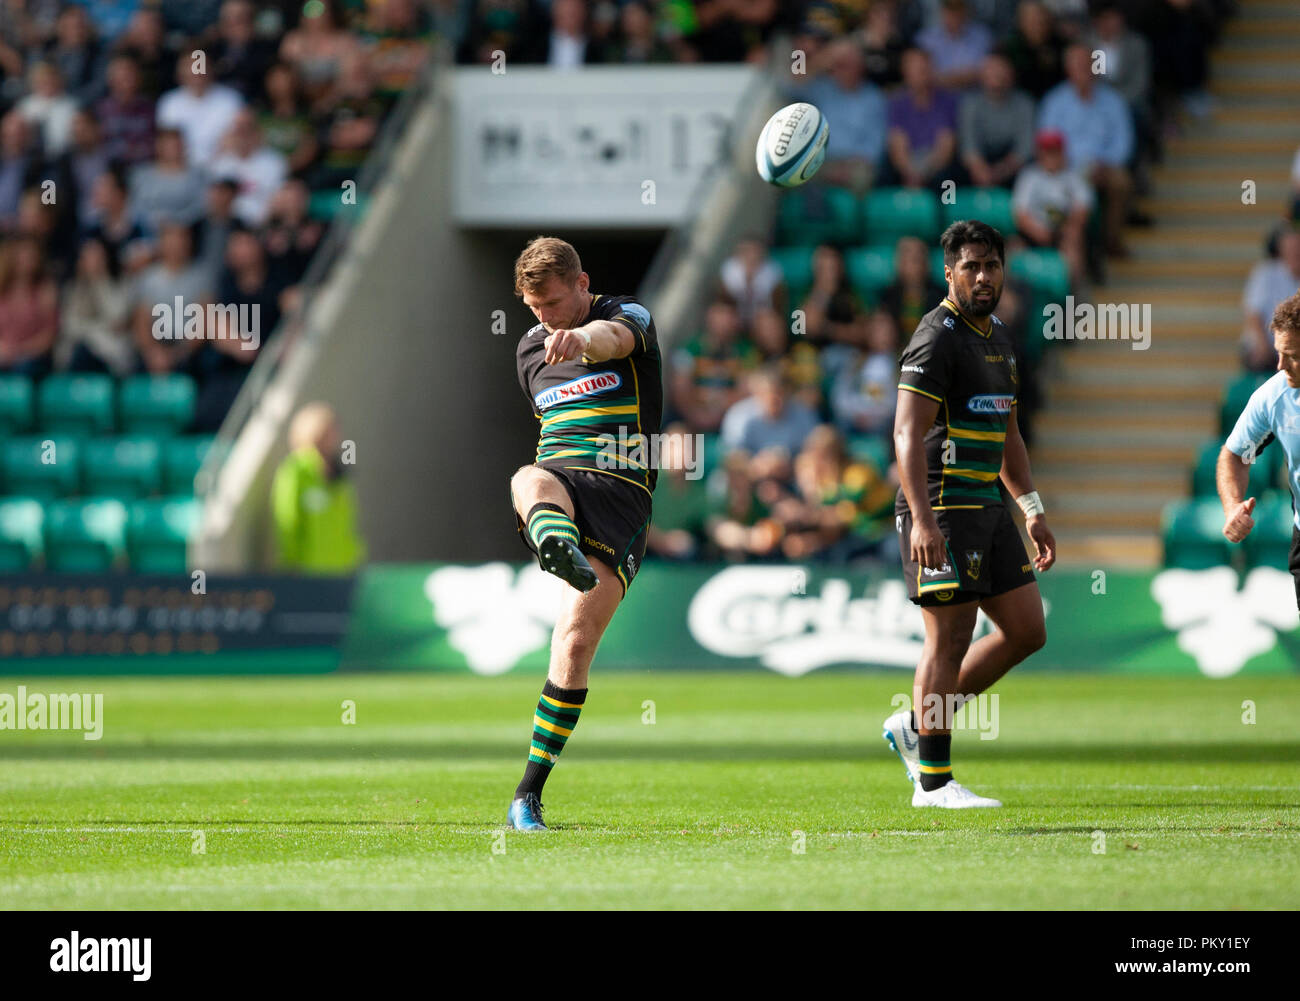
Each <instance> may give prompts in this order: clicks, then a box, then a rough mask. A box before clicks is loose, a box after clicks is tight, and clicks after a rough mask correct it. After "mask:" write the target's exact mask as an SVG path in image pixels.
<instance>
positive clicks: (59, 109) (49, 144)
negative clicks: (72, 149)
mask: <svg viewBox="0 0 1300 1001" xmlns="http://www.w3.org/2000/svg"><path fill="white" fill-rule="evenodd" d="M28 76H29V78H30V83H31V92H30V93H29V94H28V95H27V96H26V97H24V98H23V99H22V100H21V101H19V102H18V110H19V112H20V113H21V114H22V116H23V117H24V118H26V119H27V121H28V124H30V125H31V126H32V128H33V129H34V130H35V131H36V132H37V134H38V135H39V136H40V147H41V150H42V151H43V152H44V154H45V156H46V157H47V158H50V159H53V158H55V157H60V156H62V155H63V154H64V153H66V152H67V151H68V147H69V146H71V145H72V116H73V115H75V114H76V112H77V102H76V101H74V100H73V99H72V98H71V97H69V96H68V95H67V94H66V93H65V92H64V90H63V78H62V77H60V76H59V70H58V67H57V66H55V64H54V63H51V62H38V63H35V64H33V66H32V68H31V71H30V72H29V74H28Z"/></svg>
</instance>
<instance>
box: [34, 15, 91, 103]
mask: <svg viewBox="0 0 1300 1001" xmlns="http://www.w3.org/2000/svg"><path fill="white" fill-rule="evenodd" d="M46 58H47V59H48V60H49V61H50V62H51V63H53V64H54V66H55V67H56V68H57V70H58V73H59V79H60V80H61V81H62V83H63V86H64V87H66V88H67V91H68V93H69V94H71V95H72V97H73V98H74V99H75V100H77V101H81V102H86V101H94V100H97V99H98V98H99V97H100V89H101V83H102V73H101V71H100V70H101V68H100V49H99V43H98V42H96V41H95V37H94V34H93V32H92V30H91V24H90V18H89V16H88V15H87V14H86V8H85V7H82V6H79V5H77V4H69V5H68V6H65V7H64V8H63V10H62V11H60V12H59V19H58V21H56V22H55V26H54V44H53V45H52V46H50V48H49V49H48V50H47V54H46Z"/></svg>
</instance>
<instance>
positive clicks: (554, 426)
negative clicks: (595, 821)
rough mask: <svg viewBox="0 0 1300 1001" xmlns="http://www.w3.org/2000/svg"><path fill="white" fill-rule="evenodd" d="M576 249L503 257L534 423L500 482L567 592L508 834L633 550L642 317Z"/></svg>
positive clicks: (648, 417) (656, 369)
mask: <svg viewBox="0 0 1300 1001" xmlns="http://www.w3.org/2000/svg"><path fill="white" fill-rule="evenodd" d="M589 283H590V279H589V278H588V276H587V273H586V272H585V271H583V270H582V263H581V261H580V260H579V259H578V252H577V251H576V250H574V249H573V247H572V246H571V245H570V244H568V243H565V242H564V241H563V240H558V239H555V238H554V237H538V238H537V239H535V240H532V241H530V242H529V243H528V245H527V246H526V247H525V248H524V250H523V253H521V254H520V255H519V259H518V260H517V261H515V294H516V295H520V296H522V297H523V300H524V305H525V306H527V307H528V308H529V309H531V310H532V311H533V315H534V316H536V317H537V319H538V321H539V322H538V324H537V326H535V327H533V328H532V329H531V330H530V331H528V333H526V334H525V335H524V336H523V338H522V339H521V340H520V341H519V347H518V349H517V351H516V362H517V365H518V371H519V385H520V387H521V388H522V389H523V391H524V395H525V396H527V397H528V401H529V403H530V404H531V406H532V408H533V415H534V416H535V417H537V419H538V420H539V421H540V422H541V437H540V439H539V440H538V443H537V459H536V461H535V462H534V463H533V465H531V466H523V467H521V468H520V469H519V470H518V471H517V472H516V473H515V474H514V476H513V477H512V478H511V480H510V495H511V499H512V500H513V501H514V508H515V518H516V522H517V525H518V528H519V534H520V535H521V536H522V537H523V540H524V543H525V545H527V546H528V548H529V549H531V550H532V551H533V552H534V553H536V554H537V559H538V562H539V563H540V564H541V567H542V569H543V570H546V571H548V572H549V573H553V574H555V576H557V577H559V578H560V579H561V580H563V581H565V582H566V583H567V584H569V589H567V590H566V591H565V598H564V604H563V607H562V609H561V611H560V617H559V619H558V620H557V621H556V623H555V632H554V633H553V634H552V636H551V664H550V670H549V672H548V674H547V679H546V684H545V686H544V687H543V688H542V696H541V699H540V700H539V701H538V703H537V711H536V713H535V714H534V716H533V737H532V744H531V746H530V747H529V750H528V763H527V766H526V767H525V770H524V777H523V779H522V781H520V783H519V787H518V788H517V789H516V790H515V797H514V800H513V801H512V802H511V804H510V810H509V815H508V820H509V823H510V826H511V827H513V828H515V829H516V830H520V831H544V830H546V826H545V824H543V823H542V801H541V795H542V786H543V784H544V783H545V782H546V778H547V776H548V775H549V774H550V772H551V768H552V767H554V765H555V762H556V761H557V760H559V757H560V752H561V751H562V750H563V749H564V744H565V741H566V740H568V738H569V736H570V735H571V734H572V733H573V728H574V727H575V726H576V725H577V722H578V715H579V713H581V712H582V705H583V703H584V702H585V701H586V698H587V672H588V670H589V669H590V667H591V660H592V657H593V656H594V655H595V653H596V646H597V644H598V643H599V642H600V638H601V636H602V635H603V634H604V632H605V628H606V627H607V626H608V625H609V622H610V619H611V618H613V616H614V611H615V609H617V608H618V603H619V602H620V601H622V600H623V595H624V594H625V593H626V592H627V588H628V586H629V585H630V584H631V583H632V579H633V578H634V577H635V576H636V573H637V570H638V569H639V568H640V566H641V560H642V557H644V555H645V547H646V533H647V531H648V529H649V526H650V501H651V495H652V493H653V491H654V488H655V478H656V470H655V468H654V467H653V464H652V463H650V462H649V458H648V456H649V452H650V449H649V447H648V442H649V436H651V435H657V434H658V433H659V422H660V419H661V417H662V410H663V386H662V382H661V375H660V365H659V344H658V340H657V337H656V334H655V326H654V321H653V320H651V318H650V312H649V310H647V309H646V308H645V307H644V306H642V305H641V304H640V303H639V302H637V301H636V300H635V299H634V298H632V297H631V296H626V295H614V296H610V295H596V294H594V293H592V292H590V291H589V290H588V286H589Z"/></svg>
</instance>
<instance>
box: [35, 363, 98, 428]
mask: <svg viewBox="0 0 1300 1001" xmlns="http://www.w3.org/2000/svg"><path fill="white" fill-rule="evenodd" d="M113 385H114V384H113V377H112V376H111V375H95V374H89V373H80V374H78V373H71V372H68V373H62V374H56V375H51V376H49V377H47V378H46V379H45V380H44V381H43V382H42V383H41V386H40V389H39V390H37V393H36V409H37V412H38V414H39V417H40V429H41V430H42V431H44V432H46V433H47V434H104V433H106V432H110V431H112V430H113Z"/></svg>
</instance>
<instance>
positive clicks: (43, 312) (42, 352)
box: [0, 236, 59, 379]
mask: <svg viewBox="0 0 1300 1001" xmlns="http://www.w3.org/2000/svg"><path fill="white" fill-rule="evenodd" d="M58 332H59V304H58V289H57V288H56V287H55V284H54V282H53V280H52V279H51V278H50V277H49V274H48V272H47V269H46V264H45V260H44V258H43V257H42V255H41V248H40V244H39V243H38V242H37V241H36V240H35V239H33V238H31V237H28V236H17V237H13V238H11V239H9V240H8V241H6V242H5V243H4V244H3V246H0V372H9V373H17V374H20V375H26V376H30V377H31V378H34V379H39V378H41V377H42V376H44V375H46V374H47V373H48V372H49V371H50V363H51V356H52V349H53V347H54V340H55V337H56V336H57V335H58Z"/></svg>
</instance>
